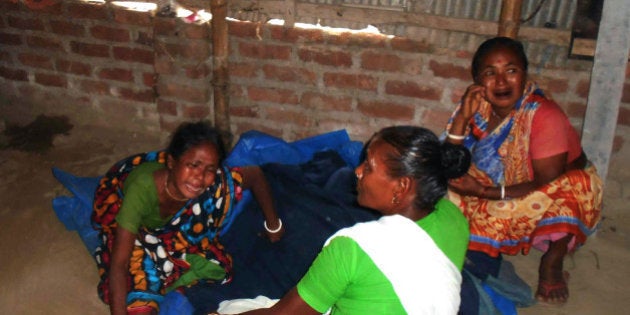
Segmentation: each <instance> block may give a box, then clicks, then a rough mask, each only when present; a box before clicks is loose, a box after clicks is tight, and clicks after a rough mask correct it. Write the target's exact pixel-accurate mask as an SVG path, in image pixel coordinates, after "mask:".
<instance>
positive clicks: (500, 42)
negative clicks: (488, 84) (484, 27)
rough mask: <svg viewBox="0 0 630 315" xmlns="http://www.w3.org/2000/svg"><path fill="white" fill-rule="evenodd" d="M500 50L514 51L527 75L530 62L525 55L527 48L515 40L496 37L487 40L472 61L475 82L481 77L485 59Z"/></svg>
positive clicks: (471, 70)
mask: <svg viewBox="0 0 630 315" xmlns="http://www.w3.org/2000/svg"><path fill="white" fill-rule="evenodd" d="M499 48H505V49H508V50H510V51H512V52H513V53H514V54H515V55H516V57H518V59H520V60H521V62H522V63H523V70H524V71H525V73H527V67H528V65H529V62H528V61H527V55H526V54H525V48H523V44H522V43H521V42H520V41H518V40H515V39H512V38H509V37H494V38H490V39H488V40H486V41H485V42H483V43H482V44H481V45H479V48H477V51H476V52H475V55H474V56H473V59H472V65H471V67H470V72H471V74H472V77H473V80H475V81H477V77H478V76H479V71H481V69H480V67H481V62H482V61H483V58H485V57H486V56H487V55H488V54H489V53H490V52H493V51H495V50H497V49H499Z"/></svg>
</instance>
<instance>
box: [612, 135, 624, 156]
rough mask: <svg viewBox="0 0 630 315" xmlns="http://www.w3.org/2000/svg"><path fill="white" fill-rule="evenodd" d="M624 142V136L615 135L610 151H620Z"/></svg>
mask: <svg viewBox="0 0 630 315" xmlns="http://www.w3.org/2000/svg"><path fill="white" fill-rule="evenodd" d="M624 144H625V140H624V137H622V136H615V137H614V138H613V146H612V153H617V152H619V151H621V148H623V145H624Z"/></svg>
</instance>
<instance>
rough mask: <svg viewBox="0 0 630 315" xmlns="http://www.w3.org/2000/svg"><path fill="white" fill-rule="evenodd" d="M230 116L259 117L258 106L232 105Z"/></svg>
mask: <svg viewBox="0 0 630 315" xmlns="http://www.w3.org/2000/svg"><path fill="white" fill-rule="evenodd" d="M230 116H231V117H232V116H234V117H248V118H259V117H260V116H259V115H258V106H230Z"/></svg>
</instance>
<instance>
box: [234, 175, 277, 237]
mask: <svg viewBox="0 0 630 315" xmlns="http://www.w3.org/2000/svg"><path fill="white" fill-rule="evenodd" d="M241 175H243V189H251V190H252V193H253V194H254V198H256V201H258V205H260V208H261V209H262V213H263V217H264V220H265V221H264V222H263V224H264V226H265V227H266V228H265V230H266V232H267V236H269V240H270V241H271V242H272V243H273V242H277V241H279V240H280V239H281V238H282V235H283V234H284V226H282V221H280V217H278V213H277V212H276V208H275V202H274V200H273V195H272V193H271V187H269V183H268V182H267V178H265V174H264V173H263V172H262V170H261V169H260V167H258V166H245V167H242V168H241ZM278 229H279V230H278ZM276 230H278V231H277V232H275V231H276ZM270 231H273V232H270Z"/></svg>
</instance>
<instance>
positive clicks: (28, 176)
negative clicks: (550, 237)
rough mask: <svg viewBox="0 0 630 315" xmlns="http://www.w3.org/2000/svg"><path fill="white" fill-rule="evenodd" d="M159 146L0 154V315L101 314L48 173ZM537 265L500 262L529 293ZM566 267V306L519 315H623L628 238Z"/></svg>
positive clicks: (595, 242)
mask: <svg viewBox="0 0 630 315" xmlns="http://www.w3.org/2000/svg"><path fill="white" fill-rule="evenodd" d="M120 143H123V144H122V145H121V144H120ZM163 143H164V142H163V139H158V138H157V137H151V136H146V135H139V134H129V133H113V132H112V131H102V130H100V129H97V128H92V129H90V128H88V127H75V128H74V129H72V130H70V132H69V134H68V135H59V136H56V137H55V138H54V142H53V144H54V145H53V147H52V148H50V149H49V150H47V151H45V152H43V151H40V152H23V151H19V150H15V149H10V148H9V149H7V148H5V149H0V178H1V180H0V200H1V203H0V222H1V223H0V224H1V225H2V228H1V229H0V239H1V240H2V241H1V242H0V253H2V255H1V256H0V266H2V267H1V268H0V270H2V272H1V273H0V283H1V284H2V285H1V286H0V314H48V315H54V314H63V315H68V314H108V308H107V307H106V306H105V305H104V304H103V303H102V302H101V301H100V300H99V299H98V296H97V294H96V284H97V282H98V275H97V271H96V267H95V264H94V262H93V260H92V258H91V257H90V255H89V254H88V252H87V250H86V249H85V247H84V246H83V244H82V242H81V240H80V238H79V236H78V234H77V233H76V232H71V231H68V230H66V229H65V227H64V225H63V224H62V223H61V222H60V221H59V220H58V219H57V217H56V215H55V213H54V211H53V209H52V206H51V201H52V199H53V198H54V197H56V196H59V195H67V194H68V192H67V191H66V190H65V189H64V188H63V187H62V186H61V184H59V183H58V182H57V181H56V180H55V179H54V177H53V176H52V174H51V167H53V166H55V167H59V168H61V169H63V170H65V171H68V172H70V173H72V174H76V175H81V176H97V175H100V174H102V173H103V172H104V171H105V170H106V169H107V168H108V167H109V166H110V165H111V164H112V163H113V162H115V161H117V160H118V159H120V158H122V157H125V156H127V155H129V154H132V153H135V152H141V151H146V150H153V149H156V148H160V147H162V144H163ZM1 147H2V146H0V148H1ZM627 223H628V222H627V221H626V222H618V224H624V225H627ZM539 258H540V253H537V252H532V253H531V254H530V255H528V256H515V257H508V258H507V259H508V260H510V261H511V262H512V263H513V264H514V265H515V266H516V270H517V272H518V273H519V275H521V276H522V277H523V278H524V279H525V280H526V281H527V282H528V283H529V284H530V285H532V286H534V285H535V283H536V278H537V264H538V259H539ZM565 266H566V269H567V270H568V271H569V272H570V273H571V280H570V282H569V289H570V294H571V298H570V299H569V302H568V303H567V304H566V305H564V306H562V307H546V306H543V305H535V306H533V307H530V308H526V309H519V314H526V315H529V314H532V315H533V314H543V315H545V314H548V315H551V314H627V313H628V309H630V293H628V290H627V288H626V287H627V284H628V283H629V280H630V241H629V240H628V236H627V235H623V234H622V233H618V232H615V231H614V230H611V229H605V230H604V231H601V232H598V233H597V235H595V236H594V237H592V238H591V239H590V240H589V241H588V242H587V244H586V245H585V246H584V247H583V248H581V249H580V250H579V251H577V252H576V253H575V254H574V255H572V256H571V257H568V258H567V260H566V262H565Z"/></svg>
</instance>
